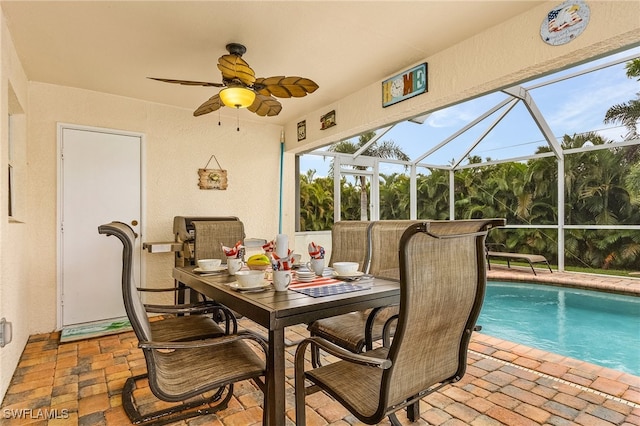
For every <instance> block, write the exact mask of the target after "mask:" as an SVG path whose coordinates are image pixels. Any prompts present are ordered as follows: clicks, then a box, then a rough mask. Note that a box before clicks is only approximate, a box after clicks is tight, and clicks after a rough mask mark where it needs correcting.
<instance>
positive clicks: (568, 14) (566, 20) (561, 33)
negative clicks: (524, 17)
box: [540, 0, 591, 46]
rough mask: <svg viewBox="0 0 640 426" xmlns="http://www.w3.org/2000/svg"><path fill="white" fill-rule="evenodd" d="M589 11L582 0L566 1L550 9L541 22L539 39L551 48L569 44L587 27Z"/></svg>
mask: <svg viewBox="0 0 640 426" xmlns="http://www.w3.org/2000/svg"><path fill="white" fill-rule="evenodd" d="M590 16H591V11H590V10H589V6H587V3H585V2H584V1H582V0H573V1H566V2H564V3H561V4H559V5H557V6H556V7H554V8H553V9H551V10H550V11H549V12H548V13H547V16H546V17H545V18H544V19H543V20H542V25H541V26H540V37H542V40H544V42H545V43H547V44H550V45H552V46H559V45H561V44H566V43H569V42H570V41H571V40H573V39H575V38H576V37H578V36H579V35H580V34H582V31H584V29H585V28H586V27H587V24H588V23H589V18H590Z"/></svg>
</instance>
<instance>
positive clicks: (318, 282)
mask: <svg viewBox="0 0 640 426" xmlns="http://www.w3.org/2000/svg"><path fill="white" fill-rule="evenodd" d="M342 282H344V281H340V280H338V279H336V278H332V277H318V278H315V279H314V280H313V281H298V280H297V279H292V280H291V284H289V288H291V289H292V290H293V289H295V288H308V287H319V286H323V285H330V284H338V283H342Z"/></svg>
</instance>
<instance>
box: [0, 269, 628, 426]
mask: <svg viewBox="0 0 640 426" xmlns="http://www.w3.org/2000/svg"><path fill="white" fill-rule="evenodd" d="M489 277H490V278H493V279H510V278H514V279H521V280H522V279H527V280H532V279H533V274H532V273H531V271H530V269H529V272H528V273H527V272H526V269H524V268H523V269H518V268H514V269H513V270H507V269H506V268H501V267H493V270H492V271H490V272H489ZM538 277H539V278H537V280H539V281H544V280H547V281H548V280H556V282H562V281H563V280H564V281H566V283H568V284H570V283H573V282H575V283H578V282H585V281H584V280H580V277H579V276H578V277H577V276H575V275H574V274H560V273H557V272H554V273H553V274H551V273H550V272H549V271H547V272H546V274H545V273H544V272H543V271H539V272H538ZM582 278H584V277H582ZM594 282H595V286H600V287H604V288H605V289H607V290H608V291H613V290H612V289H614V290H615V289H622V291H625V292H631V293H637V292H638V291H639V289H640V280H638V279H631V280H625V279H617V278H613V279H611V278H606V277H597V278H595V279H594ZM630 289H631V290H630ZM240 325H241V327H243V328H247V329H253V330H257V331H259V332H262V333H263V334H264V330H260V329H259V328H258V327H257V326H256V325H255V324H254V323H252V322H251V321H249V320H246V319H241V320H240ZM307 335H308V334H307V331H306V327H305V326H303V325H299V326H295V327H291V328H288V329H287V331H286V338H287V339H288V340H289V341H292V342H295V341H298V340H299V339H301V338H303V337H306V336H307ZM287 351H288V352H287V355H286V362H287V369H286V372H285V374H286V377H287V382H288V384H287V395H288V397H287V413H286V415H287V419H288V420H287V421H288V423H289V424H291V425H292V424H293V423H294V422H293V419H294V418H295V415H294V414H295V413H294V401H293V365H292V360H293V354H294V352H295V345H292V346H290V347H288V350H287ZM467 364H468V367H467V372H466V374H465V376H464V377H463V379H462V380H461V381H460V382H458V383H455V384H453V385H450V386H446V387H444V388H443V389H441V390H440V391H438V392H436V393H434V394H432V395H429V396H427V397H425V398H424V399H423V401H422V403H421V406H420V407H421V414H420V415H421V418H420V420H419V421H418V422H416V423H414V424H417V425H427V424H431V425H447V426H449V425H477V426H482V425H501V424H504V425H518V426H520V425H559V426H560V425H584V426H591V425H640V377H637V376H633V375H630V374H626V373H622V372H619V371H616V370H611V369H607V368H604V367H599V366H595V365H592V364H588V363H585V362H582V361H579V360H576V359H572V358H567V357H564V356H561V355H557V354H553V353H547V352H544V351H541V350H538V349H533V348H530V347H526V346H523V345H519V344H516V343H512V342H507V341H504V340H500V339H497V338H494V337H489V336H487V335H483V334H481V333H474V336H473V338H472V342H471V345H470V348H469V353H468V362H467ZM144 371H145V363H144V358H143V356H142V353H141V351H140V350H139V349H138V348H137V340H136V337H135V335H134V334H133V332H125V333H121V334H117V335H112V336H106V337H102V338H95V339H88V340H83V341H78V342H72V343H64V344H60V343H59V333H58V332H56V333H49V334H41V335H34V336H31V338H30V339H29V342H28V344H27V346H26V348H25V350H24V353H23V354H22V357H21V359H20V363H19V365H18V367H17V369H16V371H15V374H14V376H13V379H12V381H11V385H10V387H9V389H8V391H7V394H6V395H5V398H4V401H3V403H2V415H1V416H0V424H2V425H64V426H66V425H76V424H78V425H91V426H94V425H113V426H120V425H126V424H130V422H129V420H128V418H127V417H126V415H125V413H124V410H123V409H122V406H121V398H120V396H121V391H122V386H123V384H124V382H125V380H126V379H127V377H129V376H131V375H136V374H140V373H142V372H144ZM137 397H138V398H139V401H142V402H143V403H144V404H145V407H149V408H154V407H158V406H161V405H162V404H161V403H159V402H157V401H155V400H154V399H153V397H152V395H151V394H150V392H149V390H148V388H144V387H143V388H141V389H140V390H139V392H138V394H137ZM306 403H307V405H308V410H307V418H308V423H309V424H310V425H341V426H342V425H345V426H346V425H359V424H361V423H360V422H358V421H357V420H356V419H355V417H353V416H352V415H350V414H349V413H348V412H347V411H346V410H345V409H344V408H343V407H342V406H341V405H340V404H338V403H336V402H335V401H333V400H332V399H331V398H329V397H328V396H327V395H326V394H323V393H316V394H314V395H311V396H308V397H307V399H306ZM261 404H262V394H261V392H260V391H259V390H258V389H257V388H256V387H255V386H254V385H253V383H251V382H249V381H247V382H241V383H240V384H239V385H237V386H236V388H235V392H234V397H233V398H232V400H231V402H230V404H229V407H228V408H227V409H226V410H224V411H221V412H218V413H216V414H212V415H208V416H202V417H199V418H195V419H192V420H189V421H181V422H177V423H174V424H175V425H191V426H195V425H226V426H232V425H243V426H244V425H257V424H260V420H261V416H262V408H261ZM46 416H51V417H56V418H52V419H50V420H47V419H46V418H45V417H46ZM398 417H399V419H400V420H401V421H403V422H404V423H406V424H408V422H407V421H406V416H404V415H403V414H402V413H400V414H399V416H398ZM381 424H385V425H386V424H389V423H388V422H384V423H381Z"/></svg>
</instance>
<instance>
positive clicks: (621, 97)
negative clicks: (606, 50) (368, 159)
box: [300, 47, 640, 177]
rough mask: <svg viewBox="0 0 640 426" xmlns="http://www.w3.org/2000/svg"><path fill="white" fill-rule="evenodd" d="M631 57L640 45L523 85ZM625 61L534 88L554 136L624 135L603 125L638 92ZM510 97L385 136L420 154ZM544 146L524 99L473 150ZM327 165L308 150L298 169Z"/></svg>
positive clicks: (464, 140)
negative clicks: (611, 112)
mask: <svg viewBox="0 0 640 426" xmlns="http://www.w3.org/2000/svg"><path fill="white" fill-rule="evenodd" d="M629 56H634V57H640V47H637V48H634V49H631V50H627V51H624V52H621V53H618V54H615V55H612V56H609V57H606V58H602V59H600V60H597V61H594V62H591V63H587V64H583V65H580V66H577V67H574V68H571V69H568V70H564V71H562V72H559V73H556V74H553V75H549V76H545V77H543V78H540V79H536V80H532V81H530V82H527V83H524V84H523V85H522V86H524V87H525V88H530V87H533V86H535V85H537V83H539V82H544V81H549V80H553V79H555V78H556V77H558V76H561V75H568V74H572V73H575V72H576V71H578V70H583V69H588V68H591V67H593V66H594V65H595V64H601V63H608V62H611V61H613V60H615V59H619V58H625V57H629ZM624 66H625V63H624V62H623V63H621V64H618V65H614V66H611V67H607V68H604V69H601V70H598V71H594V72H591V73H588V74H584V75H581V76H579V77H574V78H571V79H568V80H563V81H560V82H556V83H553V84H550V85H546V86H542V87H538V88H534V89H532V90H531V92H530V93H531V95H532V97H533V100H534V101H535V103H536V104H537V105H538V108H539V109H540V111H541V112H542V114H543V116H544V117H545V119H546V120H547V123H548V124H549V127H550V128H551V130H552V132H553V134H554V135H555V136H556V138H558V139H561V138H562V137H563V136H564V135H565V134H567V135H570V136H573V135H574V134H579V133H584V132H588V131H597V132H598V134H599V135H601V136H603V137H605V138H607V139H609V140H611V141H616V142H619V141H622V140H623V139H624V135H625V134H626V133H627V130H626V128H624V127H623V126H620V125H617V124H608V125H605V124H604V116H605V113H606V111H607V110H608V109H609V108H610V107H611V106H613V105H616V104H620V103H624V102H628V101H629V100H631V99H634V98H635V97H636V96H637V94H638V93H639V92H640V82H638V81H637V80H636V79H630V78H628V77H627V76H626V70H625V68H624ZM506 97H507V96H506V95H505V94H503V93H501V92H496V93H492V94H489V95H486V96H483V97H481V98H477V99H474V100H472V101H468V102H464V103H462V104H458V105H455V106H452V107H449V108H446V109H443V110H440V111H436V112H434V113H433V114H431V115H430V116H429V117H428V118H427V120H426V121H425V122H424V123H423V124H421V125H420V124H416V123H411V122H404V123H400V124H398V125H396V126H395V127H394V128H393V129H392V130H390V131H389V132H388V133H386V134H385V135H384V136H383V137H382V139H381V140H384V141H386V140H392V141H394V142H395V143H396V144H397V145H399V146H400V147H402V149H403V151H404V152H405V153H406V154H407V155H408V156H409V157H410V158H412V159H414V158H417V157H419V156H421V155H422V154H424V153H425V152H427V151H428V150H429V149H430V148H431V147H433V146H435V145H437V144H438V143H440V142H441V141H443V140H444V139H446V138H448V137H449V136H451V135H452V134H454V133H455V132H457V131H458V130H459V129H461V128H462V127H464V126H465V125H467V124H468V123H469V122H471V121H473V120H475V119H476V118H477V117H478V116H480V115H482V114H483V113H485V112H486V111H487V110H489V109H490V108H492V107H493V106H495V105H496V104H498V103H499V102H500V101H502V100H503V99H505V98H506ZM502 111H503V109H502V110H500V111H498V112H497V113H494V114H493V115H491V116H490V117H488V118H487V119H485V120H484V121H482V122H481V123H480V124H479V125H478V126H475V127H474V128H472V129H470V130H469V131H467V132H465V133H464V134H463V135H461V136H460V137H458V138H456V139H455V140H454V141H452V142H450V143H448V144H447V145H446V147H443V148H441V149H440V150H438V151H436V152H435V153H433V154H432V155H430V156H429V157H427V158H426V159H424V160H423V161H422V163H426V164H434V165H443V164H445V165H446V164H450V163H451V162H452V161H454V160H455V161H458V159H459V158H460V156H461V155H462V154H463V153H464V152H465V151H466V150H467V149H468V147H470V146H471V145H472V144H473V143H474V142H475V141H477V139H478V138H479V136H480V135H481V134H482V133H484V132H485V131H486V129H487V128H488V127H489V125H490V124H491V123H493V122H494V121H495V120H496V118H497V116H498V115H499V114H500V113H501V112H502ZM543 145H547V143H546V141H544V139H543V136H542V133H541V132H540V130H539V129H538V127H537V125H536V124H535V122H534V121H533V119H532V118H531V116H530V115H529V113H528V112H527V110H526V108H525V106H524V105H523V103H522V102H518V104H517V105H516V107H515V108H514V109H513V110H511V111H510V112H509V113H508V114H507V115H506V117H505V118H504V119H503V120H502V121H501V122H500V123H499V124H498V125H496V127H495V128H494V129H493V130H491V132H490V133H489V134H488V135H487V137H486V138H484V139H483V140H482V142H481V143H480V144H478V145H477V146H476V148H475V149H474V150H473V151H472V152H471V154H472V155H478V156H480V157H482V158H483V159H487V158H490V159H492V160H499V159H505V158H513V157H518V156H524V155H530V154H533V153H534V152H535V150H536V149H537V148H538V147H539V146H543ZM463 164H464V162H463ZM329 165H330V158H326V159H323V157H322V156H316V155H304V156H302V157H301V159H300V173H302V174H304V173H306V171H307V170H309V169H314V170H316V173H315V176H316V177H318V176H326V175H327V173H328V170H329ZM403 170H404V169H403V167H402V166H399V165H381V167H380V172H381V173H393V172H398V173H402V172H403Z"/></svg>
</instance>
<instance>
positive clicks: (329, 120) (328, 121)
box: [320, 109, 337, 130]
mask: <svg viewBox="0 0 640 426" xmlns="http://www.w3.org/2000/svg"><path fill="white" fill-rule="evenodd" d="M320 123H322V126H321V127H320V130H325V129H328V128H329V127H333V126H335V125H336V124H337V123H336V110H335V109H334V110H333V111H331V112H328V113H326V114H325V115H323V116H322V117H320Z"/></svg>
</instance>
